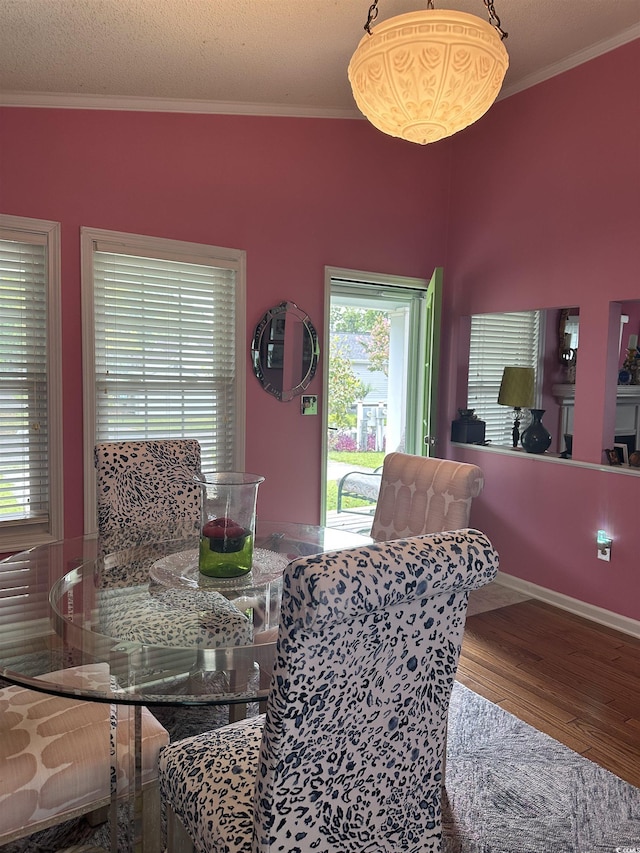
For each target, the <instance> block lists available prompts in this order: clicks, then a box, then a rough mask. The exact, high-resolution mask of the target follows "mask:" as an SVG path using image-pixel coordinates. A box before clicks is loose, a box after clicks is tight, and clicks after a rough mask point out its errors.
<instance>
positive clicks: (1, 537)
mask: <svg viewBox="0 0 640 853" xmlns="http://www.w3.org/2000/svg"><path fill="white" fill-rule="evenodd" d="M0 229H1V230H2V232H3V235H8V239H11V240H15V241H16V242H20V237H21V235H22V236H23V238H25V237H27V236H28V237H30V238H33V237H34V236H36V237H39V238H41V240H42V241H43V244H44V246H45V257H46V301H47V318H46V331H45V334H46V353H47V421H48V434H47V459H48V461H47V468H48V476H49V488H48V506H47V518H46V519H43V518H33V519H15V520H11V521H1V522H0V553H11V552H16V551H20V550H25V549H27V548H33V547H34V546H36V545H43V544H46V543H49V542H56V541H59V540H60V539H62V538H63V535H64V478H63V456H62V454H63V433H62V426H63V416H62V308H61V304H62V294H61V240H60V231H61V227H60V223H59V222H54V221H52V220H48V219H33V218H30V217H24V216H13V215H8V214H0ZM25 242H27V241H26V240H25ZM28 242H33V239H30V240H28Z"/></svg>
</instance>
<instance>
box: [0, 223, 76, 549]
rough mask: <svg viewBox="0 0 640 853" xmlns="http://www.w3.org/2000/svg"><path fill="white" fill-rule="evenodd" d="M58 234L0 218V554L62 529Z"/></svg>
mask: <svg viewBox="0 0 640 853" xmlns="http://www.w3.org/2000/svg"><path fill="white" fill-rule="evenodd" d="M12 226H15V227H12ZM58 233H59V226H58V225H57V223H49V222H46V223H45V222H41V221H40V220H28V219H23V218H21V217H5V216H3V217H1V218H0V437H1V440H0V551H2V550H10V549H11V550H13V549H15V548H19V547H28V546H30V545H33V544H37V542H39V541H45V540H47V539H52V538H55V537H56V536H59V535H60V532H61V503H62V501H61V491H59V486H60V484H61V474H62V472H61V468H60V464H59V463H60V447H59V443H60V435H59V417H58V411H57V406H54V405H53V402H54V400H52V398H54V399H56V400H57V397H59V393H60V391H59V385H60V383H59V349H60V340H59V331H58V321H59V311H58V308H59V299H58V297H59V293H58V280H57V264H58V262H59V257H58V254H57V253H58V249H59V246H58ZM52 261H53V263H52ZM51 266H53V267H54V269H53V270H51V269H50V267H51ZM58 402H59V401H58ZM54 410H56V411H55V414H53V415H52V411H54ZM52 423H53V424H54V428H52ZM54 433H56V434H55V435H54ZM52 484H53V487H55V488H54V490H55V493H56V500H52ZM58 501H59V502H60V506H58V507H57V508H54V509H52V505H53V506H54V507H56V505H57V503H58Z"/></svg>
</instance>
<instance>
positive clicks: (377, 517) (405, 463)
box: [371, 453, 484, 542]
mask: <svg viewBox="0 0 640 853" xmlns="http://www.w3.org/2000/svg"><path fill="white" fill-rule="evenodd" d="M483 486H484V476H483V473H482V470H481V469H480V468H478V466H477V465H469V464H467V463H466V462H453V461H452V460H450V459H435V458H428V457H425V456H411V455H410V454H408V453H389V454H387V456H385V458H384V462H383V466H382V481H381V483H380V493H379V495H378V503H377V504H376V511H375V514H374V517H373V524H372V526H371V536H372V538H373V539H375V540H376V541H377V542H381V541H385V540H389V539H399V538H401V537H406V536H420V535H422V534H423V533H439V532H440V531H442V530H458V529H460V528H464V527H468V526H469V516H470V514H471V501H472V500H473V498H477V497H478V495H479V494H480V492H481V491H482V487H483Z"/></svg>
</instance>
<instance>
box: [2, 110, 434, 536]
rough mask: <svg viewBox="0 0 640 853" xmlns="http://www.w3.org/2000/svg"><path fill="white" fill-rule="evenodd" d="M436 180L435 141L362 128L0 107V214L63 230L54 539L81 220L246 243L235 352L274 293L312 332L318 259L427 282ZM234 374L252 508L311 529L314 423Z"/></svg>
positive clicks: (74, 364)
mask: <svg viewBox="0 0 640 853" xmlns="http://www.w3.org/2000/svg"><path fill="white" fill-rule="evenodd" d="M448 172H449V159H448V148H447V146H444V145H443V146H439V147H438V148H433V149H431V150H429V151H425V150H424V149H422V148H419V147H417V146H413V145H410V144H408V143H405V142H401V141H399V140H393V139H391V138H389V137H386V136H384V135H382V134H380V133H378V132H377V131H375V130H374V129H373V128H372V127H371V126H370V125H369V124H368V123H366V122H364V121H340V120H315V119H287V118H256V117H229V116H201V115H179V114H162V113H133V112H103V111H75V110H49V109H3V110H0V211H2V212H3V213H8V214H14V215H21V216H31V217H36V218H42V219H52V220H56V221H59V222H61V223H62V252H63V256H62V288H63V314H64V317H63V326H64V327H63V333H64V338H63V347H64V350H63V368H64V469H65V519H66V534H67V535H77V534H79V533H81V532H82V478H83V470H82V451H81V448H82V377H81V339H80V322H81V315H80V226H82V225H85V226H91V227H95V228H106V229H113V230H117V231H126V232H131V233H137V234H147V235H152V236H160V237H168V238H173V239H178V240H190V241H196V242H202V243H210V244H213V245H218V246H227V247H232V248H239V249H245V250H246V252H247V295H248V298H247V303H248V308H247V348H248V346H249V343H250V340H251V335H252V332H253V329H254V327H255V325H256V323H257V322H258V320H259V319H260V317H261V315H262V314H263V313H264V311H265V310H267V309H268V308H269V307H271V306H272V305H274V304H276V303H278V302H281V301H282V300H284V299H289V300H293V301H295V302H297V303H298V304H299V305H300V306H301V307H302V308H303V309H304V310H305V311H307V312H308V313H309V315H310V316H311V318H312V320H313V322H314V323H315V324H316V326H317V329H318V332H319V334H320V335H322V332H323V310H324V303H323V296H324V291H323V288H324V266H325V265H334V266H340V267H346V268H352V269H357V270H369V271H373V272H381V273H390V274H398V275H406V276H421V277H425V278H428V277H430V275H431V273H432V271H433V268H434V266H437V265H443V264H444V263H445V256H444V250H445V225H446V210H447V206H446V192H447V181H446V175H447V174H448ZM443 176H444V177H443ZM247 355H248V349H247ZM246 369H247V452H246V469H247V470H250V471H256V472H258V473H261V474H263V475H264V476H265V477H266V481H265V483H264V484H263V485H262V486H261V487H260V497H259V507H258V511H259V513H261V514H262V515H263V517H265V518H271V519H289V520H292V521H304V522H317V521H319V517H320V476H321V471H320V467H321V466H320V460H321V446H322V436H321V419H320V417H302V416H301V414H300V405H299V400H297V399H296V400H294V401H293V402H291V403H280V402H278V401H277V400H275V398H274V397H272V396H270V395H268V394H266V393H265V392H264V391H263V390H262V389H261V387H260V386H259V384H258V381H257V380H256V378H255V377H254V375H253V373H252V372H251V369H250V363H249V358H248V357H247V368H246ZM321 389H322V375H321V371H319V372H318V373H317V375H316V377H315V379H314V380H313V384H312V386H311V387H310V389H309V391H310V393H315V394H320V392H321Z"/></svg>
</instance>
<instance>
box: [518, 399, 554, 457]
mask: <svg viewBox="0 0 640 853" xmlns="http://www.w3.org/2000/svg"><path fill="white" fill-rule="evenodd" d="M544 413H545V410H544V409H531V417H532V418H533V420H532V421H531V423H530V424H529V426H528V427H527V428H526V429H525V431H524V432H523V433H522V446H523V447H524V449H525V450H526V451H527V453H544V452H545V451H546V450H548V449H549V446H550V444H551V433H550V432H549V430H548V429H547V428H546V426H545V425H544V424H543V423H542V416H543V415H544Z"/></svg>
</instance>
